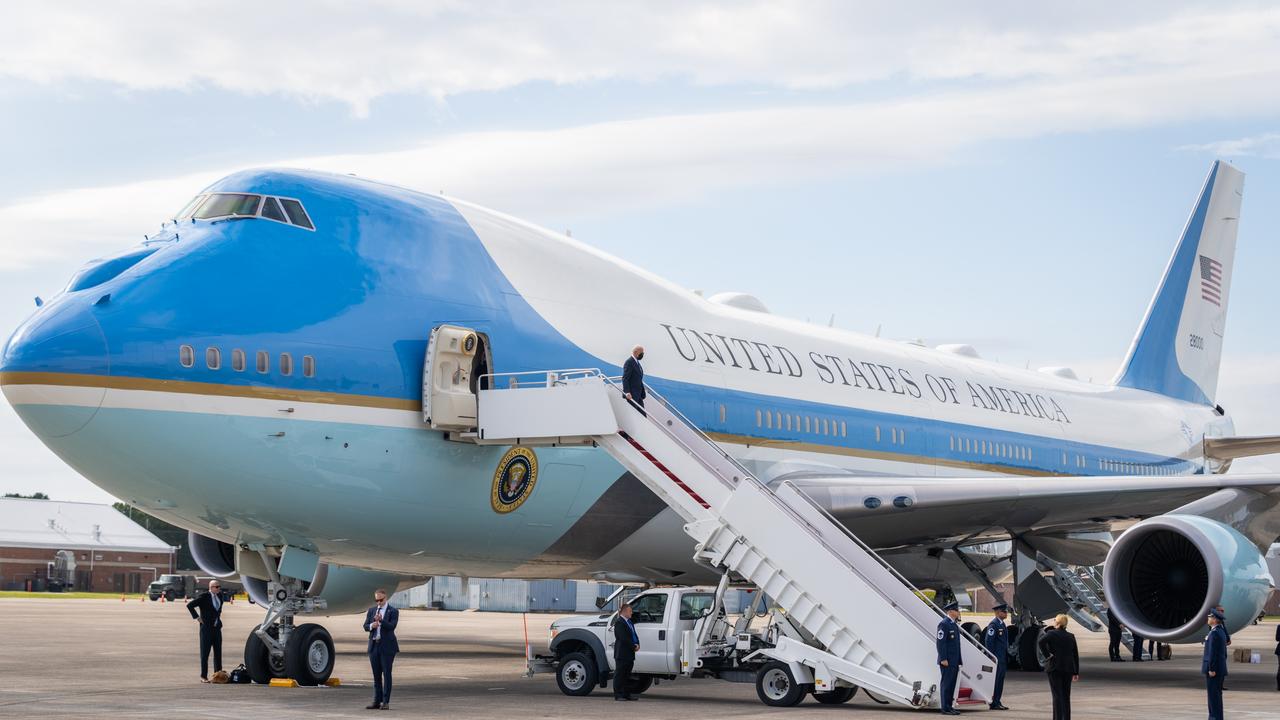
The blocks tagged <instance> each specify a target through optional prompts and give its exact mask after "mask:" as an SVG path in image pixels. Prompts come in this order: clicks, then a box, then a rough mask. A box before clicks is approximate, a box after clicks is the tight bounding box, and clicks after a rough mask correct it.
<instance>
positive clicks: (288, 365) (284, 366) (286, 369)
mask: <svg viewBox="0 0 1280 720" xmlns="http://www.w3.org/2000/svg"><path fill="white" fill-rule="evenodd" d="M280 374H281V375H292V374H293V356H292V355H290V354H289V353H280Z"/></svg>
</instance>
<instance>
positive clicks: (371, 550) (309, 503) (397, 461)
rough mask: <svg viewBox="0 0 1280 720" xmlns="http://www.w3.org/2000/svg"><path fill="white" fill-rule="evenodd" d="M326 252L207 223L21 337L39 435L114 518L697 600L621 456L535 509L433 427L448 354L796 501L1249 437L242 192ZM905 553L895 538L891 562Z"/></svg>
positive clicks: (535, 242) (12, 362) (622, 272)
mask: <svg viewBox="0 0 1280 720" xmlns="http://www.w3.org/2000/svg"><path fill="white" fill-rule="evenodd" d="M205 192H206V193H244V194H253V195H261V196H272V197H280V198H292V199H296V200H298V201H299V202H300V203H301V204H302V205H303V206H305V209H306V212H307V213H308V215H309V219H310V221H311V223H312V224H313V225H314V229H308V228H305V227H299V226H297V225H294V224H290V223H289V222H276V221H272V220H270V219H267V218H265V217H260V216H259V217H252V218H246V219H239V220H233V219H225V218H224V219H221V220H201V219H192V218H184V219H180V220H179V221H177V223H176V224H169V225H167V226H166V228H165V230H164V231H163V233H162V234H161V235H160V236H158V237H156V238H153V239H152V240H151V241H149V243H148V244H147V245H145V246H144V247H142V248H138V249H134V250H132V251H130V252H128V253H125V254H122V255H120V256H118V257H116V258H111V259H107V260H104V261H98V262H96V263H94V264H92V265H90V266H89V267H88V268H86V269H85V270H83V271H81V272H80V273H79V274H78V275H77V276H76V278H75V279H73V281H72V284H71V285H69V286H68V289H67V291H65V292H63V293H62V294H60V295H59V296H57V297H56V298H54V299H52V300H51V301H49V302H48V303H46V304H44V305H43V306H42V307H40V308H39V309H38V310H37V311H36V312H35V314H34V315H33V316H32V317H31V318H30V319H29V320H28V321H27V322H26V323H24V324H23V325H22V326H21V327H20V328H19V329H18V330H17V331H16V332H15V333H14V334H13V336H12V337H11V338H10V339H9V342H8V344H7V345H6V347H5V349H4V353H3V358H2V360H0V384H3V389H4V392H5V395H6V396H7V398H8V399H9V401H10V403H12V404H13V405H14V407H15V408H16V409H17V411H18V413H19V414H20V415H21V417H22V419H23V420H24V421H25V422H26V423H27V424H28V425H29V426H30V427H31V428H32V429H33V430H34V431H35V432H36V433H37V434H38V435H39V436H40V438H41V439H42V440H43V441H44V442H45V443H46V444H47V445H48V446H49V447H50V448H52V449H53V450H54V452H56V453H57V454H58V455H59V456H61V457H62V458H63V459H64V460H65V461H66V462H68V463H69V464H70V465H71V466H72V467H74V468H76V469H77V470H78V471H79V472H81V473H82V474H84V475H85V476H86V477H87V478H89V479H90V480H91V481H93V482H94V483H95V484H97V485H99V486H100V487H102V488H104V489H105V490H106V491H108V492H110V493H111V494H113V495H115V496H117V497H119V498H121V499H122V500H125V501H126V502H129V503H130V504H133V505H136V506H138V507H140V508H142V509H144V510H146V511H147V512H149V513H152V514H154V515H157V516H159V517H162V518H164V519H166V520H169V521H171V522H174V523H176V524H178V525H181V526H183V527H186V528H189V529H192V530H194V531H196V532H198V533H200V534H203V535H206V536H209V537H213V538H217V539H220V540H224V541H227V542H233V543H234V542H239V543H262V544H265V545H284V544H288V545H296V546H301V547H306V548H309V549H312V550H314V551H315V552H316V553H318V554H319V555H321V556H323V557H324V558H326V560H328V561H330V562H334V563H339V564H343V565H353V566H360V567H368V568H376V569H380V570H387V571H393V572H398V573H404V574H413V575H424V574H444V573H460V574H465V575H476V576H503V575H506V576H521V577H575V576H584V575H588V574H592V573H599V574H602V575H610V576H615V577H627V576H630V577H647V578H653V579H673V578H676V577H679V576H680V575H681V574H683V573H685V572H687V571H689V570H690V569H692V567H693V566H692V564H691V563H690V562H689V555H690V550H689V548H688V547H687V541H686V540H685V539H684V538H683V536H682V535H679V534H678V533H677V534H676V535H677V536H676V537H671V536H670V533H669V532H668V530H669V529H670V528H674V527H676V526H678V522H675V521H674V519H673V518H672V517H669V515H670V514H669V513H667V512H665V509H664V508H663V507H662V506H661V504H660V503H659V502H658V501H657V500H656V498H654V497H653V496H652V495H649V494H648V493H647V491H645V490H644V489H643V488H642V486H640V485H639V483H638V482H636V481H635V480H634V479H629V478H628V477H626V475H625V471H624V470H623V468H622V467H621V466H620V465H618V464H617V463H616V462H614V461H613V460H612V459H611V458H610V457H609V456H608V455H606V454H605V453H604V452H603V451H599V450H594V449H590V448H540V449H537V451H536V452H537V458H538V473H539V475H538V479H537V483H536V485H535V486H533V488H532V490H531V492H530V493H529V495H528V497H527V498H523V499H522V504H520V505H519V507H517V508H516V509H515V510H513V511H511V512H502V513H500V512H496V511H495V508H494V506H493V503H492V502H491V491H492V489H493V486H494V482H495V470H496V468H497V466H498V464H499V461H500V459H501V458H502V456H503V455H504V452H505V451H506V448H496V447H485V446H476V445H472V444H467V443H459V442H453V441H450V440H448V439H447V438H446V435H445V434H444V433H442V432H438V431H433V430H431V429H430V428H429V427H428V426H427V425H426V424H424V422H423V418H422V412H421V400H420V398H421V393H422V376H423V357H424V351H425V349H426V345H427V338H428V336H429V335H430V332H431V330H432V329H433V328H435V327H437V326H440V325H442V324H450V325H455V326H461V327H466V328H470V329H473V330H475V331H476V332H477V333H478V334H480V335H481V336H482V337H483V338H484V339H485V343H486V350H487V352H488V358H489V360H488V362H490V363H491V365H489V366H488V368H487V369H488V370H490V371H492V372H498V373H507V372H520V371H526V370H540V369H551V368H571V367H598V368H601V369H603V370H605V371H606V372H608V373H610V374H615V373H617V372H618V371H619V367H620V365H621V362H622V360H623V359H625V357H626V356H627V353H628V352H629V351H630V349H631V348H632V347H633V346H634V345H637V344H638V345H643V346H644V347H645V348H646V349H647V353H646V356H645V359H644V366H645V370H646V373H647V378H648V380H649V381H650V383H651V384H652V385H653V386H654V387H655V388H656V389H657V390H658V391H659V392H661V393H662V394H663V395H664V396H665V397H666V398H668V399H669V400H670V401H672V402H673V403H674V404H675V405H676V406H677V407H678V408H679V409H680V410H681V411H682V412H683V413H684V414H685V415H686V416H688V417H689V418H690V419H691V420H692V421H694V422H695V423H696V424H697V425H698V426H699V427H700V428H701V429H702V430H704V431H705V432H706V433H707V434H709V435H710V436H711V437H713V438H714V439H716V440H717V441H718V442H720V443H722V444H723V445H724V446H725V447H726V449H727V450H728V451H729V452H731V453H732V454H733V455H735V456H736V457H738V458H739V459H740V460H742V461H743V462H744V463H746V464H747V465H748V467H750V468H751V469H752V470H753V471H754V472H757V473H758V474H759V475H760V476H761V478H762V479H764V480H766V481H768V480H770V479H774V478H777V477H781V476H783V475H792V474H797V473H800V474H811V475H813V474H816V475H860V476H866V475H903V476H911V477H931V476H998V475H1008V474H1017V475H1026V476H1062V475H1072V476H1075V475H1124V474H1133V475H1144V476H1148V475H1157V476H1159V475H1189V474H1198V473H1203V472H1206V464H1205V460H1204V457H1203V452H1202V449H1201V441H1202V439H1203V438H1204V437H1205V436H1206V434H1208V435H1211V436H1212V435H1222V434H1229V430H1230V425H1229V420H1228V419H1227V418H1226V417H1225V415H1224V414H1222V413H1221V412H1219V411H1217V410H1215V409H1214V408H1213V407H1212V406H1211V405H1208V404H1205V403H1204V402H1195V401H1192V400H1190V399H1177V398H1174V397H1169V396H1165V395H1160V394H1156V393H1151V392H1146V391H1144V390H1139V389H1134V388H1131V387H1125V386H1124V385H1123V383H1122V384H1121V385H1118V386H1112V385H1095V384H1090V383H1085V382H1080V381H1077V380H1074V379H1071V378H1070V377H1063V376H1060V375H1056V374H1051V373H1044V372H1034V371H1024V370H1019V369H1014V368H1009V367H1006V366H1002V365H997V364H994V363H990V362H986V361H983V360H981V359H977V358H974V357H969V356H966V355H965V354H963V353H956V352H946V351H939V350H933V349H928V348H924V347H919V346H915V345H912V344H904V343H898V342H891V341H884V340H878V339H873V338H869V337H865V336H861V335H857V334H853V333H849V332H844V331H839V330H835V329H830V328H824V327H817V326H814V325H810V324H807V323H802V322H798V321H794V320H788V319H785V318H780V317H775V316H773V315H770V314H768V313H766V312H761V311H758V310H751V309H745V308H743V307H737V306H734V305H731V304H723V303H716V302H710V301H708V300H705V299H703V298H702V297H700V296H698V295H696V294H694V293H692V292H689V291H687V290H684V289H681V288H678V287H675V286H673V285H671V284H669V283H667V282H665V281H663V280H661V279H659V278H658V277H656V276H654V275H652V274H650V273H647V272H645V271H643V270H640V269H637V268H635V267H633V266H630V265H628V264H626V263H623V262H621V261H619V260H617V259H614V258H611V257H609V256H607V255H605V254H603V253H600V252H598V251H596V250H593V249H591V248H589V247H587V246H584V245H582V244H580V243H578V242H576V241H574V240H572V239H570V238H567V237H563V236H560V235H557V234H553V233H549V232H547V231H545V230H541V229H539V228H536V227H533V226H530V225H527V224H525V223H522V222H519V221H517V220H514V219H512V218H509V217H506V216H503V215H501V214H497V213H494V212H491V211H488V210H484V209H482V208H478V207H474V206H471V205H467V204H464V203H459V202H454V201H451V200H446V199H443V198H440V197H436V196H431V195H425V194H421V193H417V192H412V191H408V190H404V189H400V188H395V187H391V186H386V185H381V184H377V183H372V182H368V181H364V180H359V179H355V178H351V177H345V176H335V175H328V174H320V173H312V172H300V171H278V170H266V171H251V172H244V173H239V174H235V175H232V176H230V177H227V178H225V179H223V180H221V181H219V182H218V183H215V184H214V185H213V186H211V187H210V188H208V189H207V190H206V191H205ZM865 539H867V540H868V542H871V543H872V544H874V545H878V546H893V545H895V544H897V543H896V542H895V538H894V537H892V535H891V534H890V533H884V532H880V533H879V535H877V536H876V537H869V538H865Z"/></svg>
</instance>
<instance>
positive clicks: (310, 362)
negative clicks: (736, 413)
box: [302, 355, 724, 411]
mask: <svg viewBox="0 0 1280 720" xmlns="http://www.w3.org/2000/svg"><path fill="white" fill-rule="evenodd" d="M302 376H303V377H315V376H316V359H315V358H313V357H311V356H310V355H303V356H302ZM720 410H721V411H723V410H724V406H723V405H721V406H720Z"/></svg>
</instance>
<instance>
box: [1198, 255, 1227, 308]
mask: <svg viewBox="0 0 1280 720" xmlns="http://www.w3.org/2000/svg"><path fill="white" fill-rule="evenodd" d="M1200 297H1202V298H1204V299H1205V300H1208V301H1209V302H1211V303H1213V304H1214V305H1217V306H1218V307H1222V263H1220V262H1218V261H1217V260H1214V259H1213V258H1211V257H1205V256H1204V255H1201V256H1200Z"/></svg>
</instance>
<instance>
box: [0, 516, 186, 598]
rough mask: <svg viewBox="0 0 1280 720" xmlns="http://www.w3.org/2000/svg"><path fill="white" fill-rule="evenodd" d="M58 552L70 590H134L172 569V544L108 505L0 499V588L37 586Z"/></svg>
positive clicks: (134, 591) (33, 587) (142, 588)
mask: <svg viewBox="0 0 1280 720" xmlns="http://www.w3.org/2000/svg"><path fill="white" fill-rule="evenodd" d="M60 551H66V552H65V553H64V555H63V557H64V558H65V557H66V556H67V555H68V554H69V555H70V556H71V557H72V558H74V559H73V561H72V563H70V564H73V565H74V568H73V572H72V573H71V575H72V577H73V580H72V588H73V589H75V590H82V591H95V592H120V593H137V592H142V591H143V590H144V589H146V587H147V584H148V583H150V582H151V581H152V580H153V579H154V578H155V577H156V575H158V574H163V573H167V572H173V567H174V559H175V555H174V553H175V551H176V548H173V547H170V546H169V545H166V544H165V543H164V541H162V540H161V539H160V538H158V537H156V536H155V535H152V534H151V533H150V532H147V530H146V529H145V528H143V527H142V526H141V525H139V524H137V523H136V522H134V521H132V520H130V519H129V518H128V517H126V516H125V515H124V514H123V513H121V512H119V511H118V510H116V509H115V508H113V507H111V506H110V505H99V504H95V503H78V502H56V501H54V500H27V499H25V498H0V589H4V590H25V589H28V587H30V589H43V587H44V585H45V582H46V578H47V575H48V572H49V566H50V564H51V563H53V562H54V560H55V558H56V557H57V555H58V553H59V552H60ZM29 581H30V582H29Z"/></svg>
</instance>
